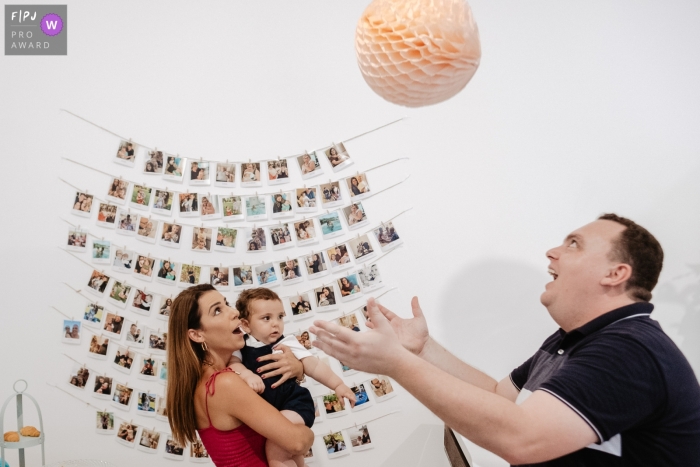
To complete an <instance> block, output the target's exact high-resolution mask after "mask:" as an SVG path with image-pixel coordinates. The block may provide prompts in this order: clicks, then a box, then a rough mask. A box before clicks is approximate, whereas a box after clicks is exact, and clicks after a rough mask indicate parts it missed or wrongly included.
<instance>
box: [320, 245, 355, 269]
mask: <svg viewBox="0 0 700 467" xmlns="http://www.w3.org/2000/svg"><path fill="white" fill-rule="evenodd" d="M326 254H327V255H328V259H329V260H330V262H331V270H333V269H342V268H344V267H346V266H349V265H350V264H351V263H350V261H351V260H350V253H349V252H348V247H347V245H346V244H344V243H343V244H341V245H337V246H334V247H331V248H329V249H328V250H327V251H326Z"/></svg>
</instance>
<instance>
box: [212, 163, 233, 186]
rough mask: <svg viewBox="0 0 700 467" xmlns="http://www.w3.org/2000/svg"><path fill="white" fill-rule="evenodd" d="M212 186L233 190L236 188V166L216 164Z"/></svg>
mask: <svg viewBox="0 0 700 467" xmlns="http://www.w3.org/2000/svg"><path fill="white" fill-rule="evenodd" d="M214 186H219V187H222V188H233V187H235V186H236V164H229V163H228V162H227V163H223V162H217V164H216V173H215V177H214Z"/></svg>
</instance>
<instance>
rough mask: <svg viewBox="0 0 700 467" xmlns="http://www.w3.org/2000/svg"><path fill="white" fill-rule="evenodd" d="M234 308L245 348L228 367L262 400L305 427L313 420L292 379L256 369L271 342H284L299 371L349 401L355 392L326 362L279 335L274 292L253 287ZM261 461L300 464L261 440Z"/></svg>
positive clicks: (304, 392)
mask: <svg viewBox="0 0 700 467" xmlns="http://www.w3.org/2000/svg"><path fill="white" fill-rule="evenodd" d="M236 309H237V310H238V312H239V313H240V318H241V325H242V327H243V329H244V330H245V331H246V332H247V333H248V336H247V340H246V344H245V347H243V348H242V349H241V350H240V351H236V352H234V354H233V356H232V357H231V360H230V361H229V366H230V367H231V368H232V369H233V370H234V371H236V372H237V373H239V374H240V375H241V378H242V379H243V380H244V381H245V382H246V383H248V385H249V386H250V387H251V388H253V389H254V390H255V391H256V392H257V393H259V394H261V395H262V397H263V399H265V400H266V401H267V402H269V403H270V404H271V405H272V406H274V407H275V408H276V409H277V410H279V411H280V412H281V413H282V415H284V416H285V417H287V418H288V419H289V420H291V421H292V422H293V423H296V424H299V425H301V424H305V425H306V426H308V427H309V428H310V427H311V426H312V425H313V423H314V418H315V410H314V401H313V399H312V398H311V394H310V393H309V390H308V389H306V388H303V387H301V386H299V385H298V384H296V382H294V380H287V381H285V382H284V383H282V384H281V385H279V386H277V384H275V383H277V381H279V379H280V376H273V377H270V378H265V375H263V377H262V378H261V377H260V376H258V375H257V371H259V368H260V367H262V366H263V365H266V364H267V362H265V361H263V362H258V361H257V359H258V358H259V357H261V356H263V355H269V354H271V353H273V352H280V351H279V350H277V351H275V350H273V348H274V346H276V345H278V344H284V345H286V346H287V347H289V348H290V349H291V350H292V352H293V353H294V356H295V357H296V358H298V359H299V360H301V362H302V364H303V365H304V374H306V375H309V376H311V377H312V378H313V379H315V380H316V381H318V382H319V383H321V384H323V385H325V386H327V387H328V388H330V389H333V390H334V391H335V393H336V394H337V395H338V398H339V399H340V400H341V401H342V398H343V397H344V398H346V399H348V400H349V401H350V404H351V405H352V406H353V407H354V405H355V394H354V393H353V392H352V391H351V390H350V388H349V387H348V386H347V385H345V384H344V383H343V381H342V380H341V379H340V377H339V376H338V375H336V374H335V373H333V370H331V369H330V367H329V366H328V365H326V364H325V363H323V362H321V361H320V360H319V359H318V358H316V357H314V356H312V355H311V353H310V352H309V351H308V350H306V349H304V348H303V347H302V346H301V345H300V344H299V342H298V341H297V339H296V337H294V336H288V337H285V336H284V335H283V332H284V321H283V318H284V314H285V313H284V308H283V307H282V301H281V300H280V298H279V297H278V296H277V294H276V293H275V292H273V291H271V290H270V289H266V288H263V287H259V288H257V289H249V290H245V291H243V292H241V294H240V295H239V297H238V300H237V301H236ZM265 451H266V454H267V460H268V462H269V465H270V467H277V466H282V465H289V464H285V462H289V460H290V459H291V460H293V461H294V462H295V463H296V464H297V465H298V466H300V467H301V466H303V465H304V460H303V456H295V457H292V456H291V455H290V454H289V453H288V452H287V451H285V450H284V449H282V448H281V447H280V446H279V445H277V444H275V443H273V442H271V441H270V440H268V441H267V444H266V446H265Z"/></svg>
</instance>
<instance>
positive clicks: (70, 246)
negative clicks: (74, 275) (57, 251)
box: [66, 229, 88, 252]
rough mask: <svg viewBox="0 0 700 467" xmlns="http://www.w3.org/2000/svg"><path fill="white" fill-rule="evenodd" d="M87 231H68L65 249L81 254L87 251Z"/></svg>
mask: <svg viewBox="0 0 700 467" xmlns="http://www.w3.org/2000/svg"><path fill="white" fill-rule="evenodd" d="M87 235H88V234H87V231H85V230H80V229H71V230H69V231H68V242H67V246H66V249H67V250H71V251H78V252H83V251H85V250H87Z"/></svg>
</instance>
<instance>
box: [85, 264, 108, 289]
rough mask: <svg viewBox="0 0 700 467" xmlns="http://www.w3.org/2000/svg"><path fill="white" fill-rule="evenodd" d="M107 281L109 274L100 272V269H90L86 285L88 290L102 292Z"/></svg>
mask: <svg viewBox="0 0 700 467" xmlns="http://www.w3.org/2000/svg"><path fill="white" fill-rule="evenodd" d="M107 282H109V276H106V275H104V274H102V273H101V272H100V271H97V270H95V271H92V275H91V276H90V280H89V281H88V287H89V288H90V291H91V292H93V293H97V294H102V293H103V292H104V291H105V289H106V288H107Z"/></svg>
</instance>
